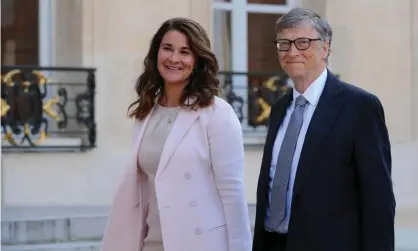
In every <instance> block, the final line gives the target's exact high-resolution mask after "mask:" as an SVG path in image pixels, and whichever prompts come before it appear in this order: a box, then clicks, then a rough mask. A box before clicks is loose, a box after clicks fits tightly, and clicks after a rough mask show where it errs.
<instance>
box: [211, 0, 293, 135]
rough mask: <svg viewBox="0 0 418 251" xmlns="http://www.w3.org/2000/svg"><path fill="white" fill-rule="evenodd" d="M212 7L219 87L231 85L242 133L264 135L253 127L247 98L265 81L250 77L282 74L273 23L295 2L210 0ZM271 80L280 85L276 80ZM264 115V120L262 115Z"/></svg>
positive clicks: (286, 0)
mask: <svg viewBox="0 0 418 251" xmlns="http://www.w3.org/2000/svg"><path fill="white" fill-rule="evenodd" d="M212 6H213V9H214V11H213V13H214V14H213V34H214V36H213V37H214V41H213V44H214V51H215V54H216V56H217V58H218V60H219V66H220V71H221V73H220V80H221V84H222V83H223V84H225V83H227V84H230V86H231V87H230V88H233V89H234V95H233V96H234V97H233V98H231V100H232V101H237V100H239V103H240V106H241V107H240V108H239V109H241V115H242V116H240V115H239V116H238V117H239V118H242V120H241V122H242V127H243V130H244V133H247V135H248V133H249V132H261V134H262V135H265V133H266V127H265V126H257V125H256V124H254V123H255V122H254V121H258V118H254V116H253V114H252V113H253V112H252V111H254V109H253V105H254V104H252V103H253V101H252V100H250V99H251V97H249V96H251V95H252V94H251V93H252V92H253V89H257V86H256V85H257V83H260V82H266V80H267V78H266V77H264V79H260V76H252V75H253V73H257V72H258V73H260V72H264V73H265V72H270V73H271V72H277V73H279V72H281V69H280V65H279V63H278V60H277V54H276V53H275V51H276V48H275V45H274V43H273V41H274V40H275V36H276V34H275V23H276V21H277V19H278V18H279V17H280V16H281V15H283V14H284V13H287V12H288V11H289V10H290V9H291V8H293V7H296V6H297V0H213V3H212ZM270 79H273V80H274V79H275V80H274V81H280V82H282V81H281V80H277V78H276V77H274V78H271V77H270ZM270 82H271V81H270ZM240 99H242V101H240ZM231 100H228V101H231ZM232 101H231V102H232ZM256 106H258V104H256ZM260 106H261V105H260ZM233 107H234V108H236V106H234V105H233ZM257 109H258V110H260V109H261V108H259V107H258V108H257ZM257 109H256V110H257ZM258 113H260V111H258ZM257 116H258V115H257ZM263 116H264V118H265V114H264V115H263ZM263 121H264V120H263ZM263 123H264V122H263Z"/></svg>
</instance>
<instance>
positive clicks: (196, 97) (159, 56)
mask: <svg viewBox="0 0 418 251" xmlns="http://www.w3.org/2000/svg"><path fill="white" fill-rule="evenodd" d="M217 71H218V63H217V60H216V58H215V56H214V54H213V53H212V52H211V49H210V42H209V39H208V36H207V34H206V32H205V31H204V29H203V28H202V27H201V26H200V25H199V24H198V23H196V22H194V21H192V20H190V19H185V18H174V19H170V20H168V21H166V22H165V23H164V24H163V25H162V26H161V27H160V29H159V30H158V31H157V33H156V34H155V35H154V37H153V39H152V41H151V46H150V48H149V51H148V55H147V57H146V58H145V61H144V73H142V75H141V76H140V77H139V79H138V82H137V86H136V92H137V93H138V96H139V97H138V100H137V101H135V102H134V103H133V104H132V105H131V106H130V108H134V109H133V110H131V113H130V116H131V117H133V118H135V119H136V124H135V130H134V131H135V133H134V147H133V154H132V158H131V162H130V164H129V165H128V168H127V171H126V172H125V175H124V178H123V180H122V182H121V184H120V185H119V188H118V190H117V192H116V195H115V198H114V202H113V207H112V211H111V214H110V216H109V221H108V226H107V229H106V232H105V235H104V240H103V246H102V250H103V251H188V250H190V251H197V250H198V251H249V250H251V232H250V224H249V219H248V210H247V203H246V199H245V195H244V163H243V162H244V150H243V140H242V131H241V125H240V123H239V121H238V119H237V117H236V115H235V113H234V111H233V109H232V107H231V106H230V105H229V104H228V103H226V102H225V101H224V100H222V99H221V98H218V97H217V95H218V85H219V81H218V79H217V77H216V74H217Z"/></svg>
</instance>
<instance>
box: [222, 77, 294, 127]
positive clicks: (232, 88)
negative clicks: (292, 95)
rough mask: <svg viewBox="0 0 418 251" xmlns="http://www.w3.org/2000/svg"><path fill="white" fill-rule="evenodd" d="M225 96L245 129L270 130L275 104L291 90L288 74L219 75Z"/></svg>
mask: <svg viewBox="0 0 418 251" xmlns="http://www.w3.org/2000/svg"><path fill="white" fill-rule="evenodd" d="M218 76H219V79H220V82H221V83H220V84H221V87H222V90H223V93H222V96H223V97H224V98H225V99H226V100H227V101H228V103H229V104H231V106H232V107H233V108H234V110H235V112H236V114H237V116H238V119H239V120H240V121H241V123H242V124H243V127H244V128H257V127H266V126H268V124H269V116H270V109H271V106H272V104H273V103H274V102H275V101H277V100H278V99H279V98H280V97H281V96H283V95H284V94H285V93H286V92H287V90H288V88H289V84H288V80H289V78H288V77H287V75H286V74H284V73H280V72H276V73H256V72H225V71H224V72H219V75H218Z"/></svg>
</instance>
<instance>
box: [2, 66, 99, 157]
mask: <svg viewBox="0 0 418 251" xmlns="http://www.w3.org/2000/svg"><path fill="white" fill-rule="evenodd" d="M1 69H2V71H1V74H2V78H1V130H2V131H1V132H2V144H1V145H2V151H3V152H4V151H14V150H17V151H74V150H81V151H83V150H86V149H91V148H93V147H95V146H96V123H95V117H94V116H95V115H94V114H95V105H94V101H95V87H96V83H95V69H89V68H67V67H65V68H64V67H32V66H2V68H1Z"/></svg>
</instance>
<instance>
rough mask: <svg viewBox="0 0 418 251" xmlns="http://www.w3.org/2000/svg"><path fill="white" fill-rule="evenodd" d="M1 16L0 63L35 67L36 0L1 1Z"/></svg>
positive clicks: (36, 51) (36, 41)
mask: <svg viewBox="0 0 418 251" xmlns="http://www.w3.org/2000/svg"><path fill="white" fill-rule="evenodd" d="M1 16H2V26H1V55H2V62H3V63H4V64H15V65H37V64H38V35H39V34H38V0H31V1H27V0H6V1H5V0H2V1H1ZM3 22H4V23H3Z"/></svg>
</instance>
